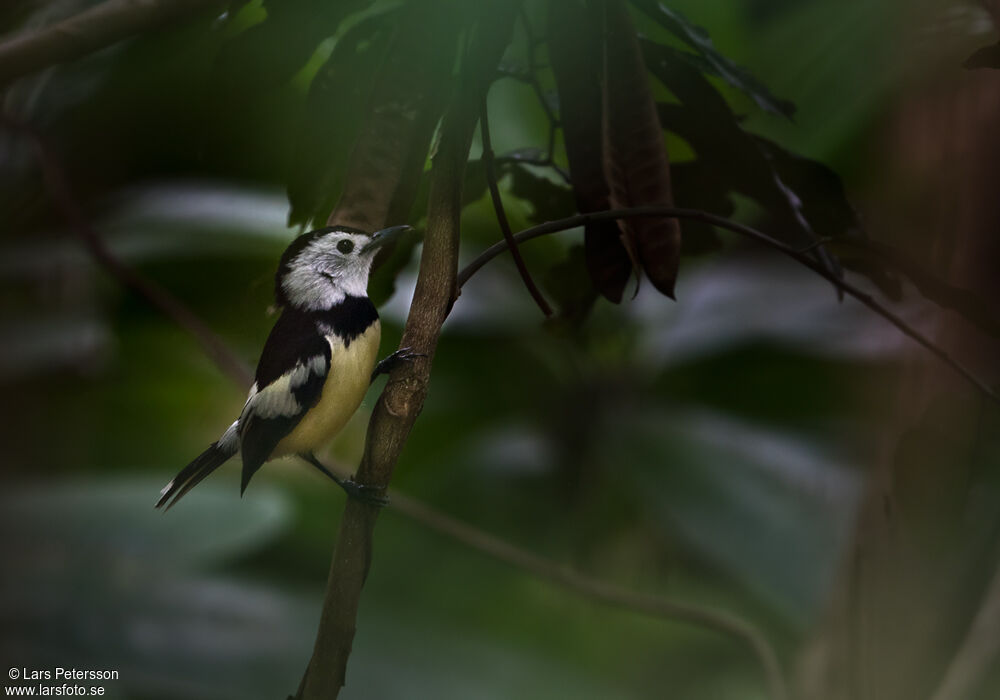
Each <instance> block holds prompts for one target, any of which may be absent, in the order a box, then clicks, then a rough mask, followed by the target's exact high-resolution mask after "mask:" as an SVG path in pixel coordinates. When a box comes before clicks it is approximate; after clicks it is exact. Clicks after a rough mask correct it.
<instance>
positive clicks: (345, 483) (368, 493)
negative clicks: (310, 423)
mask: <svg viewBox="0 0 1000 700" xmlns="http://www.w3.org/2000/svg"><path fill="white" fill-rule="evenodd" d="M299 457H301V458H302V459H304V460H305V461H307V462H309V464H311V465H313V466H314V467H316V468H317V469H319V470H320V471H321V472H323V474H325V475H326V476H328V477H330V478H331V479H333V482H334V483H335V484H337V486H339V487H340V488H342V489H344V492H345V493H346V494H347V495H348V496H349V497H351V498H355V499H357V500H359V501H361V502H362V503H367V504H368V505H370V506H377V507H379V508H382V507H384V506H386V505H388V504H389V499H388V498H386V497H385V496H384V495H382V493H381V491H382V490H381V489H380V488H378V487H376V486H367V485H365V484H359V483H358V482H356V481H354V480H353V479H343V478H341V477H339V476H337V475H336V474H334V473H333V472H331V471H330V470H329V469H327V468H326V465H324V464H323V463H322V462H320V461H319V460H318V459H316V455H314V454H312V453H311V452H306V453H303V454H300V455H299Z"/></svg>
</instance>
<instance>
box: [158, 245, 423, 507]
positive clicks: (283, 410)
mask: <svg viewBox="0 0 1000 700" xmlns="http://www.w3.org/2000/svg"><path fill="white" fill-rule="evenodd" d="M408 228H409V227H408V226H394V227H392V228H387V229H383V230H382V231H378V232H377V233H375V234H372V235H369V234H368V233H366V232H364V231H361V230H358V229H354V228H349V227H346V226H333V227H328V228H322V229H319V230H316V231H312V232H310V233H306V234H303V235H301V236H299V237H298V238H297V239H295V240H294V241H293V242H292V244H291V245H290V246H288V249H287V250H286V251H285V253H284V255H282V257H281V264H280V265H279V267H278V272H277V274H276V275H275V278H274V295H275V301H276V303H277V305H278V306H279V307H280V308H281V316H280V317H279V318H278V320H277V322H276V323H275V324H274V328H273V329H272V330H271V334H270V335H269V336H268V338H267V342H266V343H265V344H264V350H263V352H262V353H261V356H260V362H259V363H258V364H257V373H256V376H255V379H256V381H255V382H254V384H253V386H252V387H251V388H250V395H249V396H248V397H247V401H246V404H245V405H244V406H243V411H242V412H241V413H240V417H239V418H237V419H236V421H235V422H234V423H233V424H232V425H230V426H229V428H228V429H226V431H225V432H224V433H223V434H222V437H220V438H219V439H218V440H217V441H216V442H214V443H212V444H211V445H210V446H209V447H208V449H207V450H205V451H204V452H202V453H201V454H200V455H198V456H197V457H196V458H195V459H194V461H192V462H191V463H190V464H188V465H187V466H186V467H184V468H183V469H182V470H181V471H180V473H178V474H177V476H175V477H174V478H173V479H172V480H171V481H170V483H169V484H167V485H166V486H165V487H164V488H163V491H162V492H161V493H160V499H159V500H158V501H157V503H156V507H157V508H159V507H161V506H163V505H167V508H170V507H171V506H173V505H174V504H175V503H177V501H178V500H179V499H180V498H181V497H183V496H184V495H185V494H186V493H187V492H188V491H190V490H191V489H192V488H194V487H195V486H196V485H197V484H198V483H200V482H201V480H202V479H204V478H205V477H206V476H208V475H209V474H211V473H212V472H213V471H215V470H216V469H217V468H218V467H219V466H221V465H222V464H223V463H224V462H225V461H226V460H228V459H229V458H230V457H234V456H236V455H240V456H241V458H242V460H243V478H242V483H241V487H240V493H242V492H243V491H244V490H246V487H247V484H248V483H249V482H250V479H251V477H253V475H254V474H255V473H256V472H257V470H258V469H260V467H261V465H263V464H264V463H265V462H267V461H268V460H271V459H275V458H277V457H283V456H286V455H298V456H300V457H302V458H303V459H305V460H306V461H308V462H309V463H310V464H312V465H313V466H314V467H316V468H317V469H319V470H320V471H322V472H323V473H324V474H326V475H327V476H328V477H330V478H331V479H333V480H334V481H336V482H337V483H338V484H340V485H341V486H342V487H343V488H344V489H345V490H346V491H347V492H348V494H350V495H352V496H356V497H360V498H363V499H366V500H373V501H375V502H378V501H380V500H381V499H379V498H378V497H377V496H369V495H368V494H367V492H366V491H365V490H364V489H363V488H362V487H361V486H360V485H358V484H355V483H353V482H351V481H349V480H345V479H340V478H339V477H337V476H335V475H333V474H332V473H330V472H329V471H328V470H327V469H326V467H324V466H323V465H322V463H320V462H319V460H318V459H316V457H315V456H314V454H313V452H314V451H315V450H317V449H318V448H320V447H322V446H323V445H325V444H326V443H327V442H329V441H330V440H331V439H332V438H333V437H334V436H335V435H336V434H337V433H338V432H339V431H340V430H341V428H343V427H344V425H345V424H346V423H347V421H348V420H349V419H350V417H351V416H352V415H354V412H355V411H356V410H357V408H358V406H359V405H360V404H361V400H362V399H363V398H364V396H365V393H366V392H367V390H368V386H369V384H370V383H371V381H372V380H373V379H374V378H375V376H376V375H377V374H379V373H380V372H382V371H387V370H388V369H389V368H390V367H391V366H392V364H394V363H395V362H397V361H401V360H408V359H412V358H413V357H416V356H417V355H415V354H413V353H410V352H408V350H407V349H404V350H400V351H397V352H395V353H393V354H392V355H390V356H389V357H388V358H386V359H385V360H383V361H382V362H381V363H378V365H376V357H377V356H378V348H379V340H380V338H381V326H380V324H379V318H378V312H377V311H376V310H375V306H374V304H372V302H371V300H369V299H368V276H369V273H370V271H371V266H372V261H373V260H374V258H375V254H376V252H377V251H378V250H379V249H380V248H381V247H382V246H383V245H384V244H385V243H387V242H389V241H391V240H393V239H395V238H396V237H397V236H398V235H399V234H400V233H401V232H402V231H404V230H406V229H408Z"/></svg>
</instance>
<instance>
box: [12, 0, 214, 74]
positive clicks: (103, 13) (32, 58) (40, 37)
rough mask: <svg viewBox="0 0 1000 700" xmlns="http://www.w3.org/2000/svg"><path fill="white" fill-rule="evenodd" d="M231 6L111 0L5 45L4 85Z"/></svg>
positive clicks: (195, 0)
mask: <svg viewBox="0 0 1000 700" xmlns="http://www.w3.org/2000/svg"><path fill="white" fill-rule="evenodd" d="M225 4H226V0H105V2H102V3H101V4H99V5H95V6H94V7H91V8H89V9H86V10H84V11H83V12H80V13H79V14H76V15H73V16H72V17H70V18H68V19H65V20H62V21H61V22H56V23H55V24H53V25H50V26H48V27H44V28H42V29H39V30H38V31H34V32H26V33H23V34H19V35H16V36H14V37H12V38H9V39H7V40H6V41H5V42H3V43H0V86H4V85H7V84H9V83H11V82H13V81H14V80H17V79H18V78H20V77H22V76H25V75H28V74H30V73H34V72H36V71H39V70H42V69H43V68H48V67H49V66H54V65H56V64H57V63H65V62H67V61H72V60H74V59H77V58H82V57H83V56H86V55H87V54H90V53H93V52H95V51H98V50H99V49H103V48H105V47H107V46H110V45H112V44H115V43H117V42H119V41H121V40H122V39H127V38H128V37H130V36H134V35H136V34H140V33H142V32H146V31H150V30H153V29H157V28H159V27H161V26H163V25H165V24H168V23H170V22H173V21H176V20H179V19H183V18H185V17H188V16H190V15H193V14H195V13H198V12H203V11H207V10H211V9H217V8H220V7H222V6H223V5H225Z"/></svg>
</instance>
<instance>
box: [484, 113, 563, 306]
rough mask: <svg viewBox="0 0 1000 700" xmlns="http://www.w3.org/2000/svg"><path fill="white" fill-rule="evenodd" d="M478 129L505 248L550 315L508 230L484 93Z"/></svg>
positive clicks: (532, 291) (532, 293) (491, 196)
mask: <svg viewBox="0 0 1000 700" xmlns="http://www.w3.org/2000/svg"><path fill="white" fill-rule="evenodd" d="M479 130H480V131H481V132H482V135H483V165H484V166H486V182H487V183H488V184H489V188H490V198H491V199H492V200H493V209H494V210H495V211H496V215H497V223H498V224H499V225H500V230H501V231H502V232H503V238H504V240H505V241H506V242H507V249H508V250H510V254H511V256H512V257H513V258H514V264H515V265H516V266H517V271H518V273H519V274H520V275H521V280H522V281H523V282H524V286H525V287H527V288H528V293H530V294H531V298H532V299H534V300H535V303H536V304H538V308H540V309H541V310H542V313H543V314H545V315H546V316H551V315H552V308H551V307H550V306H549V304H548V302H547V301H545V297H544V296H542V293H541V291H540V290H539V289H538V286H537V285H536V284H535V280H533V279H531V273H530V272H528V266H527V265H525V263H524V258H523V257H521V251H520V250H519V249H518V247H517V244H515V243H514V234H513V232H511V230H510V222H509V221H507V212H505V211H504V208H503V199H501V197H500V187H499V186H498V185H497V168H496V162H495V160H494V154H493V142H492V139H491V138H490V118H489V109H487V106H486V95H485V94H484V95H483V100H482V104H481V106H480V110H479Z"/></svg>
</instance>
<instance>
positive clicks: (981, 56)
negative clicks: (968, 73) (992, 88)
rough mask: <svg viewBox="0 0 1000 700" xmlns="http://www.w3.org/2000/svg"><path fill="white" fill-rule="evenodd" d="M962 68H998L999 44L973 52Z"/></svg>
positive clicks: (999, 61) (999, 64) (999, 60)
mask: <svg viewBox="0 0 1000 700" xmlns="http://www.w3.org/2000/svg"><path fill="white" fill-rule="evenodd" d="M962 66H963V67H965V68H969V69H973V68H1000V42H997V43H996V44H993V45H992V46H985V47H983V48H981V49H979V50H977V51H975V52H974V53H973V54H972V55H971V56H969V57H968V58H967V59H965V62H964V63H963V64H962Z"/></svg>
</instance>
